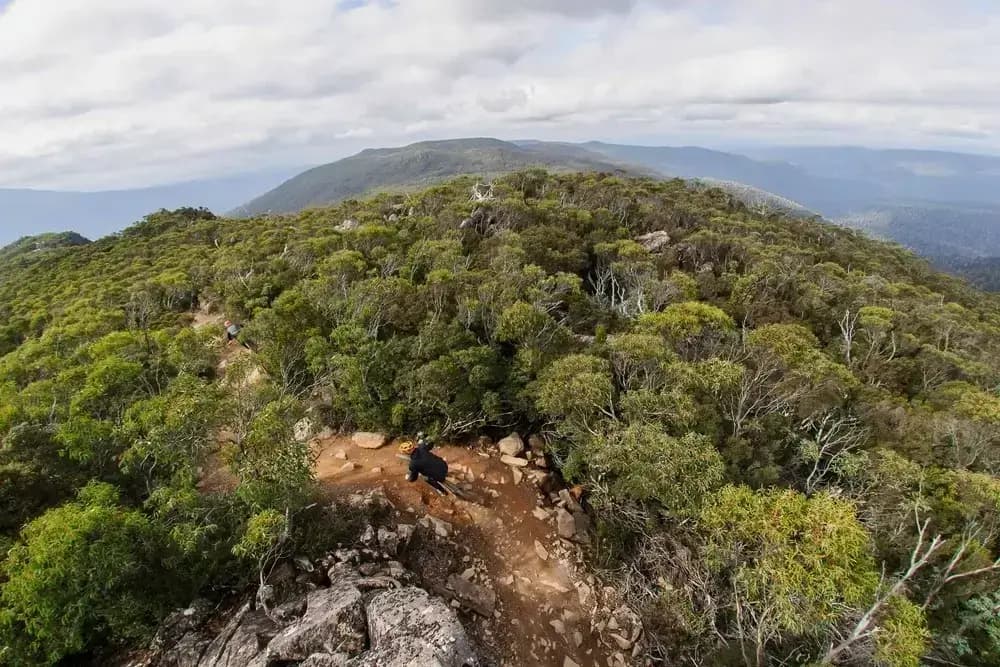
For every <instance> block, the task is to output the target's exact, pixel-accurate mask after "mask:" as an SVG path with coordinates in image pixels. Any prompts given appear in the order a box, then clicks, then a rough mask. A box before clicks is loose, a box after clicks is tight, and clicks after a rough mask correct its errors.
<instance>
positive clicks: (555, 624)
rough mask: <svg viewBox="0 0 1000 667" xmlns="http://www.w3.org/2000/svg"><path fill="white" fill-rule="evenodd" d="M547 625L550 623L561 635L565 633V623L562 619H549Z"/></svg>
mask: <svg viewBox="0 0 1000 667" xmlns="http://www.w3.org/2000/svg"><path fill="white" fill-rule="evenodd" d="M549 625H551V626H552V629H553V630H555V631H556V632H558V633H559V634H561V635H564V634H566V625H565V624H564V623H563V622H562V621H560V620H559V619H558V618H557V619H554V620H551V621H549Z"/></svg>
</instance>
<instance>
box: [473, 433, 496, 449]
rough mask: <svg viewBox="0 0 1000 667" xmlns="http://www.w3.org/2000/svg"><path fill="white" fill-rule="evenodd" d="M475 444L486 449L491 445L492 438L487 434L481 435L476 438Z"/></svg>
mask: <svg viewBox="0 0 1000 667" xmlns="http://www.w3.org/2000/svg"><path fill="white" fill-rule="evenodd" d="M476 445H478V446H479V447H481V448H483V449H488V448H490V447H492V446H493V438H491V437H490V436H488V435H481V436H479V437H478V438H476Z"/></svg>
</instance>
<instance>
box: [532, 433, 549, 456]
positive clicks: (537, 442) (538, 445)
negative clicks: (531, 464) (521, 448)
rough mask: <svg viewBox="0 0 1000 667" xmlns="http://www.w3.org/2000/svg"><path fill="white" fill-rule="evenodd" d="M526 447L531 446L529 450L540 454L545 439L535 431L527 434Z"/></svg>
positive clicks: (543, 447)
mask: <svg viewBox="0 0 1000 667" xmlns="http://www.w3.org/2000/svg"><path fill="white" fill-rule="evenodd" d="M528 447H531V451H533V452H534V453H536V454H542V452H544V451H545V439H544V438H542V436H540V435H538V434H537V433H535V434H533V435H530V436H528Z"/></svg>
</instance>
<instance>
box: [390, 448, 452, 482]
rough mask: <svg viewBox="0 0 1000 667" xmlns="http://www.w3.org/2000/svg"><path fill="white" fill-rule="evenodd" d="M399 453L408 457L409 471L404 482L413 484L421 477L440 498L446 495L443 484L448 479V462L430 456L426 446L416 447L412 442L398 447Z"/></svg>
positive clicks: (432, 455)
mask: <svg viewBox="0 0 1000 667" xmlns="http://www.w3.org/2000/svg"><path fill="white" fill-rule="evenodd" d="M399 453H400V454H403V455H405V456H409V457H410V470H409V472H408V473H407V475H406V481H408V482H415V481H417V478H418V477H420V476H423V478H424V479H425V480H426V481H427V483H428V484H430V485H431V487H432V488H433V489H434V490H435V491H437V492H438V493H439V494H441V495H442V496H446V495H448V491H447V490H446V489H445V488H444V486H443V482H444V481H445V479H447V477H448V462H447V461H445V460H444V459H443V458H441V457H440V456H437V455H436V454H432V453H431V451H430V449H429V448H428V447H427V446H418V445H415V444H413V443H412V442H409V441H407V442H404V443H403V444H401V445H400V446H399Z"/></svg>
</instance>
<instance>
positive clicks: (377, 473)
mask: <svg viewBox="0 0 1000 667" xmlns="http://www.w3.org/2000/svg"><path fill="white" fill-rule="evenodd" d="M372 472H373V473H375V474H376V475H381V474H382V469H381V468H372Z"/></svg>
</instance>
